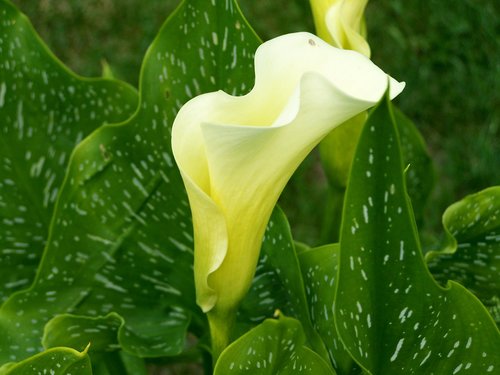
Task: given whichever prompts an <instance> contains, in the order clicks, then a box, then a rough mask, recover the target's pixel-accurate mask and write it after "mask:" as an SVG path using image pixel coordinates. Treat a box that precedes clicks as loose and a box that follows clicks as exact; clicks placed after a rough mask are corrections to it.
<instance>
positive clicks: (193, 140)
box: [172, 33, 404, 328]
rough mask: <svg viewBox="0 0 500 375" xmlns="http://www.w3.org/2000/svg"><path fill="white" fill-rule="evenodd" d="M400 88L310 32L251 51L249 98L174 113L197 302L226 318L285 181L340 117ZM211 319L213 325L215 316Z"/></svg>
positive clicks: (224, 98) (210, 98)
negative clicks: (252, 80)
mask: <svg viewBox="0 0 500 375" xmlns="http://www.w3.org/2000/svg"><path fill="white" fill-rule="evenodd" d="M388 82H389V84H390V95H391V97H394V96H396V95H398V94H399V93H400V92H401V91H402V90H403V87H404V83H399V82H397V81H395V80H394V79H392V78H389V79H388V76H387V75H386V74H385V73H384V72H383V71H382V70H381V69H379V68H378V67H377V66H376V65H374V64H373V63H372V62H371V61H370V60H369V59H368V58H366V57H365V56H363V55H361V54H359V53H357V52H353V51H345V50H341V49H337V48H335V47H332V46H330V45H329V44H327V43H326V42H324V41H322V40H321V39H319V38H318V37H316V36H314V35H312V34H309V33H294V34H288V35H284V36H281V37H278V38H275V39H273V40H270V41H268V42H266V43H264V44H262V45H261V46H260V47H259V48H258V49H257V52H256V55H255V86H254V88H253V89H252V90H251V91H250V92H249V93H248V94H247V95H245V96H240V97H235V96H230V95H228V94H226V93H224V92H222V91H218V92H213V93H208V94H203V95H200V96H198V97H196V98H194V99H192V100H190V101H189V102H188V103H186V104H185V105H184V106H183V107H182V108H181V109H180V111H179V113H178V115H177V117H176V119H175V121H174V125H173V129H172V147H173V153H174V156H175V159H176V161H177V164H178V166H179V169H180V171H181V174H182V178H183V180H184V183H185V186H186V189H187V193H188V196H189V201H190V206H191V210H192V215H193V226H194V237H195V244H194V246H195V255H194V272H195V285H196V293H197V303H198V305H199V306H200V307H201V308H202V310H203V311H204V312H207V313H209V315H208V317H209V321H210V322H211V328H213V327H212V326H213V325H214V324H215V325H217V324H218V323H217V321H219V322H220V325H224V324H226V325H228V320H231V316H233V315H234V313H235V311H236V308H237V306H238V304H239V302H240V301H241V300H242V298H243V297H244V295H245V294H246V292H247V291H248V289H249V287H250V285H251V282H252V278H253V276H254V272H255V268H256V264H257V260H258V258H259V251H260V247H261V243H262V237H263V235H264V231H265V228H266V225H267V223H268V220H269V217H270V215H271V212H272V210H273V208H274V206H275V204H276V202H277V200H278V197H279V195H280V193H281V191H282V190H283V188H284V187H285V184H286V183H287V181H288V180H289V178H290V177H291V176H292V174H293V172H294V171H295V170H296V168H297V167H298V166H299V164H300V163H301V162H302V160H303V159H304V158H305V157H306V156H307V154H308V153H309V152H310V151H311V150H312V149H313V148H314V146H316V145H317V144H318V142H320V141H321V139H322V138H323V137H324V136H325V135H327V134H328V133H329V132H330V131H331V130H332V129H333V128H335V127H336V126H337V125H339V124H341V123H343V122H344V121H346V120H347V119H349V118H351V117H353V116H355V115H357V114H358V113H360V112H362V111H365V110H366V109H368V108H369V107H371V106H373V105H374V104H375V103H377V102H378V101H379V100H380V98H381V97H382V96H383V95H384V93H385V91H386V88H387V85H388ZM214 322H215V323H214Z"/></svg>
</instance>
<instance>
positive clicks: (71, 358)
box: [0, 348, 92, 375]
mask: <svg viewBox="0 0 500 375" xmlns="http://www.w3.org/2000/svg"><path fill="white" fill-rule="evenodd" d="M0 374H1V375H26V374H53V375H68V374H71V375H92V367H91V365H90V359H89V357H88V355H87V351H86V350H84V351H83V352H78V351H76V350H73V349H69V348H54V349H50V350H47V351H45V352H43V353H39V354H36V355H34V356H32V357H29V358H28V359H25V360H24V361H21V362H17V363H8V364H5V365H3V366H2V367H0Z"/></svg>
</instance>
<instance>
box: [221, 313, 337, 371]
mask: <svg viewBox="0 0 500 375" xmlns="http://www.w3.org/2000/svg"><path fill="white" fill-rule="evenodd" d="M305 341H306V338H305V335H304V331H303V330H302V327H301V325H300V323H299V322H298V321H297V320H295V319H292V318H287V317H284V316H280V317H279V319H267V320H265V321H264V322H263V323H261V324H259V325H258V326H257V327H256V328H253V329H252V330H251V331H249V332H248V333H246V334H245V335H243V336H241V337H240V338H239V339H238V340H236V341H235V342H233V343H232V344H231V345H229V346H228V347H227V348H226V350H224V351H223V352H222V354H221V356H220V357H219V360H218V361H217V363H216V365H215V370H214V374H215V375H225V374H234V375H237V374H252V375H253V374H255V375H265V374H269V375H271V374H273V375H274V374H280V375H286V374H293V375H295V374H312V375H316V374H322V375H333V374H335V372H334V371H333V370H331V368H330V367H329V365H328V364H327V363H326V362H325V361H324V360H323V359H322V358H321V357H320V356H319V355H318V354H316V353H315V352H313V351H312V350H311V349H309V348H308V347H307V346H305V345H304V343H305Z"/></svg>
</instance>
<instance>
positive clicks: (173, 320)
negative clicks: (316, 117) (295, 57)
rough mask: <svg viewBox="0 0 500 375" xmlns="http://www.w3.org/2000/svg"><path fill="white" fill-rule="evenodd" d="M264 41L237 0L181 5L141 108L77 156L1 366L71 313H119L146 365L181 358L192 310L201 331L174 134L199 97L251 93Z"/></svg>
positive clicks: (146, 82)
mask: <svg viewBox="0 0 500 375" xmlns="http://www.w3.org/2000/svg"><path fill="white" fill-rule="evenodd" d="M258 43H259V41H258V40H257V38H256V36H255V34H254V33H253V31H252V30H251V29H250V28H249V26H248V25H247V23H246V21H245V20H244V19H243V17H242V16H241V14H240V12H239V10H238V8H237V6H236V2H235V1H224V2H221V1H217V2H215V1H206V0H186V1H184V2H182V3H181V5H180V6H179V7H178V9H177V10H176V11H175V13H174V14H173V15H172V17H171V18H170V19H169V20H168V21H167V22H166V24H165V25H164V26H163V27H162V29H161V31H160V33H159V35H158V37H157V38H156V39H155V41H154V43H153V45H152V46H151V47H150V49H149V50H148V53H147V54H146V57H145V60H144V64H143V67H142V73H141V81H140V82H141V83H140V105H139V109H138V111H137V112H136V113H135V115H134V116H133V117H132V118H131V119H129V120H128V121H127V122H125V123H122V124H118V125H109V126H105V127H103V128H101V129H99V130H97V131H96V132H94V133H93V134H92V135H90V136H89V137H88V138H86V139H85V140H84V141H83V142H82V143H80V145H79V146H78V147H77V149H76V150H75V153H74V154H73V156H72V159H71V163H70V166H69V170H68V174H67V177H66V179H65V182H64V184H63V186H62V188H61V193H60V196H59V199H58V202H57V205H56V208H55V213H54V218H53V221H52V225H51V232H50V236H49V240H48V243H47V247H46V250H45V253H44V257H43V260H42V262H41V265H40V268H39V272H38V274H37V278H36V280H35V283H34V285H33V286H32V288H31V289H29V290H28V291H26V292H23V293H21V294H17V295H14V296H13V297H11V298H10V299H9V300H8V301H7V302H6V303H5V304H4V305H3V306H2V309H1V310H0V332H1V336H0V340H1V341H0V342H1V345H0V362H1V361H6V360H8V359H9V358H14V359H16V360H19V359H21V358H25V357H26V356H28V355H29V354H30V353H33V352H37V351H39V350H41V348H40V338H41V335H42V330H43V327H44V325H45V323H46V322H47V321H48V320H49V319H51V318H52V317H53V316H55V315H56V314H60V313H65V312H70V313H74V314H77V315H86V316H99V315H105V314H108V313H109V312H116V313H118V314H119V315H120V316H121V317H123V319H124V321H125V328H126V330H125V331H124V332H125V333H124V335H123V336H120V337H119V339H120V345H121V346H122V347H123V348H124V349H125V350H128V351H129V352H131V353H134V354H136V355H139V356H165V355H174V354H177V353H179V352H180V351H181V350H182V349H183V347H184V338H185V333H186V329H187V326H188V324H189V321H190V315H191V313H190V312H189V311H191V312H193V313H194V319H195V323H196V324H197V325H198V327H199V326H203V321H202V319H203V317H202V315H201V313H200V312H199V310H198V308H197V307H196V306H195V303H194V301H195V297H194V287H193V275H192V261H193V259H192V250H191V248H192V236H191V221H190V213H189V205H188V202H187V198H186V194H185V191H184V187H183V184H182V181H181V179H180V176H179V173H178V170H177V168H176V166H175V165H174V163H173V158H172V156H171V147H170V127H171V124H172V121H173V119H174V116H175V114H176V113H177V111H178V110H179V108H180V106H181V105H182V104H183V103H184V102H186V101H187V100H188V99H190V98H191V97H193V96H194V95H197V94H199V93H201V92H206V91H213V90H217V89H224V90H226V91H228V92H231V93H243V92H245V90H247V89H249V88H250V87H251V86H252V84H253V82H251V80H252V79H253V78H252V77H253V74H251V73H250V72H251V71H252V70H253V53H254V51H255V49H256V47H257V45H258Z"/></svg>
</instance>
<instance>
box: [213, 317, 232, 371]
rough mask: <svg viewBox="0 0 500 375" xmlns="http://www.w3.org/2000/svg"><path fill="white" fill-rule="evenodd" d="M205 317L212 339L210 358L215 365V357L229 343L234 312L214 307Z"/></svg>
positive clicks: (216, 357) (217, 356)
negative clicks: (222, 310)
mask: <svg viewBox="0 0 500 375" xmlns="http://www.w3.org/2000/svg"><path fill="white" fill-rule="evenodd" d="M207 317H208V325H209V326H210V337H211V340H212V359H213V363H214V366H215V363H216V362H217V359H218V358H219V356H220V355H221V353H222V352H223V351H224V349H225V348H226V347H227V346H228V345H229V343H230V337H231V332H232V329H233V326H234V323H235V320H236V314H235V313H233V312H229V313H228V312H225V311H224V312H221V311H218V310H217V309H214V310H212V311H210V312H208V313H207Z"/></svg>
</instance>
